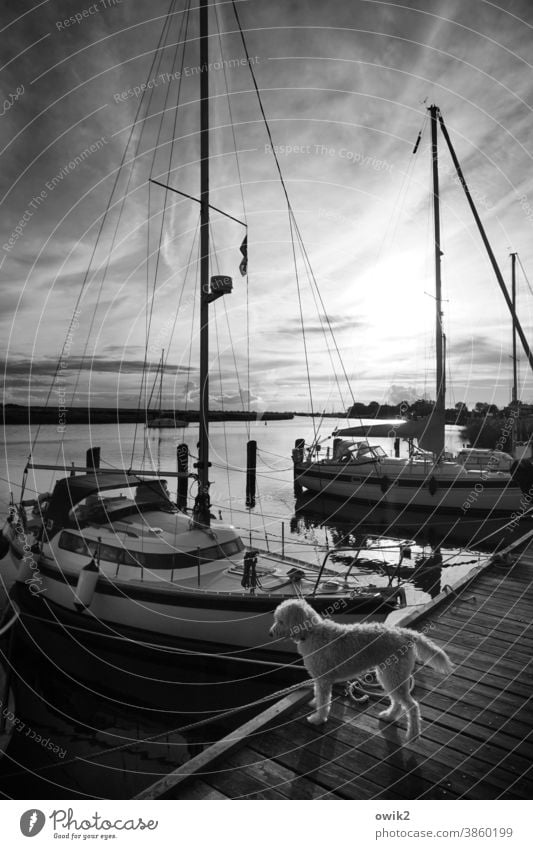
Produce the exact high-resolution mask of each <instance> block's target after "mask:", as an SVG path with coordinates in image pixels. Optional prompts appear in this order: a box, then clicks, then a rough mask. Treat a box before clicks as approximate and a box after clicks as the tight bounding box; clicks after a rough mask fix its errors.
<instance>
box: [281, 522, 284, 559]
mask: <svg viewBox="0 0 533 849" xmlns="http://www.w3.org/2000/svg"><path fill="white" fill-rule="evenodd" d="M281 556H282V557H285V522H282V523H281Z"/></svg>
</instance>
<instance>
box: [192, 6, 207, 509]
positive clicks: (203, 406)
mask: <svg viewBox="0 0 533 849" xmlns="http://www.w3.org/2000/svg"><path fill="white" fill-rule="evenodd" d="M208 68H209V13H208V0H200V423H199V443H198V463H197V468H198V496H197V499H196V504H195V508H194V518H195V520H196V521H197V522H198V523H200V524H203V525H209V524H210V509H209V508H210V503H209V71H208Z"/></svg>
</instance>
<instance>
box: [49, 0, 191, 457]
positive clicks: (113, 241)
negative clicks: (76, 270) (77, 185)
mask: <svg viewBox="0 0 533 849" xmlns="http://www.w3.org/2000/svg"><path fill="white" fill-rule="evenodd" d="M175 2H176V0H172V2H171V4H170V8H169V13H170V11H171V9H172V6H173V5H174V4H175ZM166 24H167V22H166V21H165V24H164V25H163V29H162V32H161V35H160V40H159V45H158V49H159V46H160V44H161V42H162V40H163V39H164V33H165V29H166ZM155 62H156V57H155V56H154V60H153V62H152V67H151V70H150V73H152V71H153V68H154V67H155ZM143 94H144V92H143ZM151 96H152V92H150V98H151ZM150 98H148V100H147V101H145V102H146V104H147V109H148V105H149V103H150ZM142 106H143V98H142V97H141V102H140V103H139V107H138V109H137V112H136V116H135V119H136V121H137V118H138V117H139V115H140V110H141V108H142ZM143 132H144V126H143V127H142V128H141V133H140V135H139V138H138V141H137V145H136V146H135V153H134V160H135V159H136V158H137V155H138V151H139V148H140V145H141V140H142V136H143ZM132 138H133V126H132V130H131V131H130V134H129V136H128V141H127V143H126V148H125V150H124V154H123V157H122V161H121V163H120V166H119V169H118V170H117V175H116V179H115V183H114V186H113V192H114V191H115V188H116V186H117V184H118V180H119V178H120V175H121V171H122V167H123V164H124V161H125V157H126V155H127V151H128V149H129V146H130V143H131V141H132ZM133 170H134V169H133V164H132V166H131V168H130V172H129V175H128V180H127V184H126V188H125V191H124V192H123V194H122V199H121V202H120V207H119V211H118V215H117V218H116V223H115V228H114V231H113V236H112V239H111V246H110V248H109V251H108V252H107V255H106V260H105V263H104V266H103V271H102V277H101V280H100V286H99V289H98V294H97V299H96V304H95V307H94V310H93V312H92V315H91V321H90V324H89V329H88V332H87V337H86V341H85V345H84V348H83V353H82V356H81V362H80V368H79V369H78V372H77V375H76V381H75V384H74V389H73V391H72V397H73V398H74V397H75V395H76V392H77V389H78V386H79V382H80V378H81V371H82V369H81V365H82V364H83V361H84V360H85V358H86V356H87V350H88V348H89V342H90V339H91V334H92V330H93V327H94V323H95V320H96V313H97V310H98V306H99V304H100V299H101V297H102V291H103V287H104V283H105V281H106V278H107V273H108V271H109V265H110V262H111V256H112V254H113V252H114V249H115V245H116V239H117V233H118V230H119V226H120V222H121V220H122V214H123V211H124V205H125V202H126V197H127V196H128V192H129V187H130V184H131V180H132V176H133ZM111 197H113V194H112V195H111ZM110 200H111V198H110ZM109 207H110V204H109V203H108V206H107V209H106V211H105V213H104V216H103V218H102V222H101V224H102V227H101V228H100V231H99V233H98V237H97V241H96V243H95V250H96V247H97V245H98V243H99V239H100V236H101V232H102V229H103V225H104V222H106V221H107V215H108V213H109ZM91 263H92V258H91V262H90V263H89V267H88V270H87V276H88V273H89V270H90V268H91ZM99 271H100V268H98V269H96V270H95V271H94V273H93V274H92V276H91V281H90V282H91V283H92V281H93V280H94V279H95V276H96V274H97V273H98V272H99ZM84 284H85V281H84ZM84 284H83V285H84ZM61 448H62V442H61V445H60V447H59V449H58V456H59V453H60V452H61Z"/></svg>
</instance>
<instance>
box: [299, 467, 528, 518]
mask: <svg viewBox="0 0 533 849" xmlns="http://www.w3.org/2000/svg"><path fill="white" fill-rule="evenodd" d="M417 465H418V464H414V466H415V467H414V468H413V469H411V468H409V465H408V464H407V465H404V466H402V468H401V472H400V474H398V473H396V475H394V471H395V470H394V467H392V468H390V467H389V465H388V464H387V465H385V464H383V469H382V470H380V473H379V474H377V473H375V472H371V473H370V474H369V473H368V472H367V471H366V470H365V471H358V470H357V465H356V464H354V465H353V466H350V464H347V465H344V466H341V465H339V464H334V463H327V462H325V463H312V462H302V463H297V464H296V466H295V477H296V479H297V481H298V483H299V484H300V485H301V486H303V487H305V488H306V489H308V490H311V491H313V492H319V493H325V494H327V495H328V496H335V497H337V498H341V499H343V500H345V501H347V502H348V501H349V502H352V503H356V504H365V505H368V506H373V505H376V506H380V507H390V508H393V509H400V510H401V509H405V508H409V509H410V510H423V511H426V512H427V511H437V512H444V513H453V514H455V515H458V516H461V515H462V514H464V515H465V516H466V515H467V514H468V515H477V516H500V515H501V516H507V517H511V516H512V514H513V513H517V514H519V513H520V511H522V512H523V494H522V492H521V490H520V488H519V487H518V486H516V485H513V484H512V482H511V480H510V478H509V476H508V475H505V474H501V476H500V475H498V474H492V475H487V476H486V477H483V475H481V474H480V473H476V472H467V471H465V470H462V471H461V474H460V475H458V474H454V471H453V469H456V468H457V466H456V464H450V466H452V467H453V469H452V470H450V473H447V470H446V464H444V469H443V471H442V472H439V471H435V470H434V469H433V468H429V467H428V469H427V471H425V470H424V471H423V472H422V473H420V470H419V469H417V468H416V466H417Z"/></svg>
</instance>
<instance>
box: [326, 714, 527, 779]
mask: <svg viewBox="0 0 533 849" xmlns="http://www.w3.org/2000/svg"><path fill="white" fill-rule="evenodd" d="M378 709H380V707H379V708H378V706H377V705H374V706H373V710H372V711H367V712H365V714H364V716H359V717H357V720H356V724H357V725H358V726H359V727H361V726H365V727H366V728H367V729H368V737H369V739H370V740H371V742H372V744H373V745H376V743H377V742H378V740H377V736H376V725H377V726H378V728H379V732H378V733H379V736H380V737H383V738H384V739H385V740H386V742H387V748H388V749H389V752H388V754H386V755H385V756H384V758H383V763H384V764H387V763H391V759H392V758H393V757H394V756H396V757H397V758H402V759H404V760H405V763H407V762H408V761H409V760H410V759H415V760H416V770H417V773H418V775H419V777H423V778H424V779H427V780H428V781H430V783H431V782H432V781H433V780H436V781H437V782H439V781H442V779H443V778H444V776H445V775H447V774H448V772H449V773H451V772H453V771H455V770H456V769H457V768H458V766H461V772H462V773H463V775H462V777H461V780H460V781H459V779H458V778H456V779H455V783H454V782H452V783H451V788H452V789H453V791H454V792H456V793H457V792H458V791H459V789H460V788H462V791H463V792H464V791H466V790H469V789H470V788H471V786H472V785H473V784H474V783H475V782H477V780H478V778H479V776H480V775H483V774H486V773H487V765H486V764H481V763H479V762H478V763H476V762H475V761H476V758H475V755H469V754H468V753H464V752H463V754H462V755H461V754H459V753H458V752H457V751H451V750H450V749H449V748H448V747H447V746H446V745H442V744H441V743H440V742H437V741H435V740H434V739H433V738H432V735H431V734H428V728H427V726H426V725H425V724H424V726H423V734H422V738H421V739H420V740H418V741H416V742H415V743H410V744H409V745H408V746H407V747H404V746H403V735H404V729H403V727H402V728H401V730H400V726H398V725H396V724H392V725H388V726H387V725H384V724H383V723H376V719H375V717H376V715H377V712H378ZM403 725H405V720H403V721H402V726H403ZM346 727H347V728H350V726H346ZM336 736H337V738H338V739H340V740H342V739H345V740H346V742H348V741H349V737H347V735H346V733H345V730H344V729H342V730H337V732H336ZM359 752H360V747H359V746H358V747H357V752H356V754H355V758H358V757H359ZM505 754H506V753H505V752H504V751H502V752H501V753H500V760H501V757H502V756H503V755H505ZM468 758H470V761H468V764H469V768H467V759H468ZM493 764H494V762H493ZM463 765H464V768H463ZM516 778H517V775H516V774H515V773H511V772H509V773H508V775H506V774H505V770H502V774H501V775H498V776H496V777H494V778H488V779H487V782H486V783H487V785H490V786H492V787H494V788H495V790H498V791H501V790H502V789H505V788H506V787H507V786H508V784H509V782H512V781H514V780H515V779H516ZM391 780H392V775H391ZM390 786H391V787H394V788H396V787H399V786H400V784H398V783H397V782H394V783H390Z"/></svg>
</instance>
